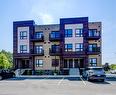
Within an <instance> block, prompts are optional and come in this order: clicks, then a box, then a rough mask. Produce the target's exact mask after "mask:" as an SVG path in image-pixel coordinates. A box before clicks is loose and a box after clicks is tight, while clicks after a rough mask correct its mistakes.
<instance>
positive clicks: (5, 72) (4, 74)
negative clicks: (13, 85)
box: [0, 69, 15, 80]
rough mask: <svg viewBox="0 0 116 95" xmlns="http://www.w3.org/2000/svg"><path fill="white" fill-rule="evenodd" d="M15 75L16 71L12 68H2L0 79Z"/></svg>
mask: <svg viewBox="0 0 116 95" xmlns="http://www.w3.org/2000/svg"><path fill="white" fill-rule="evenodd" d="M12 77H15V73H14V72H13V71H12V70H4V69H0V80H2V79H7V78H12Z"/></svg>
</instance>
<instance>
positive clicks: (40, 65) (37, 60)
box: [35, 59, 44, 67]
mask: <svg viewBox="0 0 116 95" xmlns="http://www.w3.org/2000/svg"><path fill="white" fill-rule="evenodd" d="M40 60H41V61H42V63H39V62H40ZM43 64H44V62H43V59H36V60H35V65H36V67H43Z"/></svg>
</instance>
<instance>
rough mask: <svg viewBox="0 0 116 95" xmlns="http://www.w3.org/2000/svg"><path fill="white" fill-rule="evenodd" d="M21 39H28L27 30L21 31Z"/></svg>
mask: <svg viewBox="0 0 116 95" xmlns="http://www.w3.org/2000/svg"><path fill="white" fill-rule="evenodd" d="M20 39H27V31H20Z"/></svg>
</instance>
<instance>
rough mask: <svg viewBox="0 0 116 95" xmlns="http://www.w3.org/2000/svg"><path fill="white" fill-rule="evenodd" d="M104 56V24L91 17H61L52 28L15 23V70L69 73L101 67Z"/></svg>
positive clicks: (23, 22) (29, 22)
mask: <svg viewBox="0 0 116 95" xmlns="http://www.w3.org/2000/svg"><path fill="white" fill-rule="evenodd" d="M101 56H102V55H101V22H89V21H88V17H80V18H61V19H60V24H52V25H36V24H35V23H34V21H32V20H30V21H16V22H13V58H14V68H15V69H30V70H32V71H35V72H36V71H38V70H41V71H44V72H47V74H51V72H52V71H54V70H57V71H59V72H60V73H61V74H69V72H70V70H71V69H76V68H79V69H80V70H81V69H83V68H86V67H88V66H101V63H102V62H101Z"/></svg>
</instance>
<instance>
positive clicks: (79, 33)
mask: <svg viewBox="0 0 116 95" xmlns="http://www.w3.org/2000/svg"><path fill="white" fill-rule="evenodd" d="M82 36H83V29H76V30H75V37H82Z"/></svg>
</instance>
